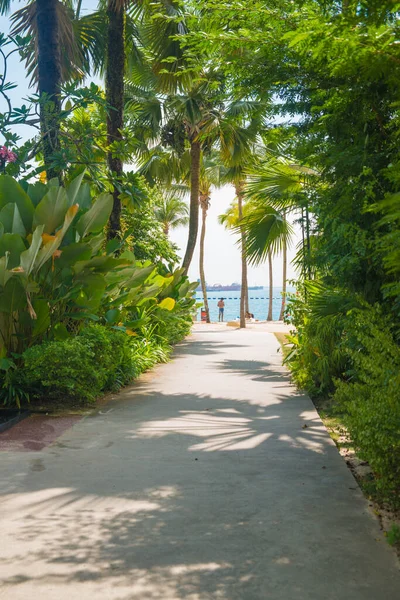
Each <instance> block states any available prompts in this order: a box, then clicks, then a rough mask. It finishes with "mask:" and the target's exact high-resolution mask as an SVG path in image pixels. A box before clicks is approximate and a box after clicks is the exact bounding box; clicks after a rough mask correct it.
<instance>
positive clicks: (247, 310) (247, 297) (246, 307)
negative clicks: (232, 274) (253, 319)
mask: <svg viewBox="0 0 400 600" xmlns="http://www.w3.org/2000/svg"><path fill="white" fill-rule="evenodd" d="M244 311H245V313H249V312H250V304H249V279H248V276H247V260H246V293H245V296H244Z"/></svg>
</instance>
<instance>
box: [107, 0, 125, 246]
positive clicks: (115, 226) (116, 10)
mask: <svg viewBox="0 0 400 600" xmlns="http://www.w3.org/2000/svg"><path fill="white" fill-rule="evenodd" d="M107 18H108V28H107V71H106V101H107V104H108V105H109V106H110V107H111V108H109V110H108V114H107V144H108V145H110V144H112V143H113V142H120V141H122V128H123V124H124V74H125V11H124V8H123V4H122V3H119V2H116V0H108V4H107ZM107 163H108V168H109V170H110V172H111V174H112V176H113V177H114V178H116V179H117V180H118V179H120V178H121V176H122V172H123V163H122V160H121V159H120V158H118V157H116V156H113V153H112V152H111V151H110V150H109V151H108V154H107ZM112 195H113V198H114V203H113V209H112V212H111V215H110V227H109V231H108V237H109V239H112V238H115V237H118V235H119V233H120V231H121V200H120V198H119V191H118V188H117V186H116V185H115V184H114V187H113V194H112Z"/></svg>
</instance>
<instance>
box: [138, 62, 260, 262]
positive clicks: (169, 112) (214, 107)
mask: <svg viewBox="0 0 400 600" xmlns="http://www.w3.org/2000/svg"><path fill="white" fill-rule="evenodd" d="M200 75H201V77H200ZM186 83H187V87H185V89H183V90H182V91H181V92H180V93H179V94H174V95H168V96H167V97H162V96H160V95H157V94H156V89H154V91H153V93H152V94H151V93H150V92H149V90H146V93H145V94H143V95H142V98H141V97H140V90H138V88H137V86H132V88H133V94H132V95H131V97H130V99H129V103H130V106H131V108H132V110H133V111H134V112H135V115H136V118H137V120H138V123H142V126H143V129H142V132H143V141H144V142H145V144H144V145H145V146H147V147H148V146H149V145H151V144H153V145H155V146H154V147H153V148H152V149H150V150H147V153H146V151H145V152H143V149H140V148H139V150H138V151H139V154H141V156H139V162H140V164H141V168H142V169H144V170H145V171H147V173H148V174H149V176H152V175H151V174H152V172H157V171H159V170H160V169H161V168H162V170H163V172H164V174H165V177H166V178H168V163H167V162H166V160H165V158H166V156H167V154H166V153H165V152H167V151H168V149H169V152H170V154H169V155H170V156H171V158H172V160H173V161H174V163H175V162H177V163H180V162H181V158H182V160H183V159H185V160H186V161H187V163H188V169H189V185H190V207H189V232H188V241H187V246H186V250H185V255H184V259H183V263H182V267H183V269H184V272H185V273H186V274H187V272H188V269H189V266H190V264H191V261H192V258H193V253H194V249H195V246H196V243H197V236H198V229H199V195H200V170H201V164H202V161H203V153H204V151H206V152H208V151H209V150H210V149H211V148H213V147H216V148H217V149H218V151H219V152H220V155H221V160H222V162H228V161H229V162H232V163H235V161H236V160H238V158H239V157H240V156H241V155H242V154H243V153H244V152H245V151H247V152H248V151H249V143H250V141H251V139H252V138H253V137H254V131H253V130H252V129H251V128H250V127H249V126H246V127H245V126H244V124H243V123H244V120H245V116H246V115H247V114H248V113H249V111H250V110H252V108H253V104H252V103H248V102H241V101H235V102H230V103H224V102H223V101H222V98H223V86H222V85H221V81H220V78H218V76H217V74H215V73H212V72H211V73H205V72H204V70H202V71H199V74H198V78H197V79H195V78H193V79H192V80H190V81H188V82H186ZM185 85H186V84H185ZM182 87H183V86H182ZM171 150H172V151H171ZM153 162H155V163H156V164H157V166H156V167H155V168H153V167H152V163H153ZM170 172H171V171H170ZM156 177H157V176H156ZM175 178H176V176H175Z"/></svg>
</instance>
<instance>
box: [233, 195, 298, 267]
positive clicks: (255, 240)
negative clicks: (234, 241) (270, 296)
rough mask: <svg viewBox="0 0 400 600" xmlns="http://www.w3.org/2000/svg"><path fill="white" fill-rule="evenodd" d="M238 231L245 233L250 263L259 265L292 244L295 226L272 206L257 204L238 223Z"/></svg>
mask: <svg viewBox="0 0 400 600" xmlns="http://www.w3.org/2000/svg"><path fill="white" fill-rule="evenodd" d="M236 230H237V231H240V232H243V233H244V234H245V248H246V255H247V258H248V260H249V262H250V264H253V265H258V264H260V263H262V262H264V261H265V260H266V259H267V257H268V252H271V253H272V254H277V253H279V252H281V251H282V249H283V246H284V245H285V244H286V245H287V246H289V245H290V241H291V237H292V235H293V228H292V226H291V225H290V223H288V221H287V220H286V219H285V217H284V215H282V213H280V212H278V211H277V210H275V209H274V208H272V207H271V206H255V207H254V208H252V209H251V211H249V212H248V214H246V215H245V216H244V217H243V218H242V219H241V220H240V221H239V223H238V225H237V227H236Z"/></svg>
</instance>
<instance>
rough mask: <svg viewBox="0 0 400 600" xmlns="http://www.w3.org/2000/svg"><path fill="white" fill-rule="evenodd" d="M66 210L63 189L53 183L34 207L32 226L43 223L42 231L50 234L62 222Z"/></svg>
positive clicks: (66, 204) (65, 197)
mask: <svg viewBox="0 0 400 600" xmlns="http://www.w3.org/2000/svg"><path fill="white" fill-rule="evenodd" d="M67 210H68V199H67V194H66V192H65V189H64V188H62V187H56V186H54V185H53V186H51V187H50V188H49V191H48V192H47V194H46V195H45V196H44V197H43V198H42V200H41V201H40V202H39V204H38V205H37V207H36V208H35V214H34V216H33V226H34V227H35V226H37V225H43V226H44V229H43V231H44V233H49V234H52V233H54V232H55V231H56V229H57V228H58V227H60V225H61V223H63V221H64V218H65V214H66V212H67Z"/></svg>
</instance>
